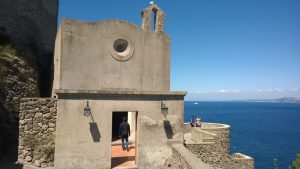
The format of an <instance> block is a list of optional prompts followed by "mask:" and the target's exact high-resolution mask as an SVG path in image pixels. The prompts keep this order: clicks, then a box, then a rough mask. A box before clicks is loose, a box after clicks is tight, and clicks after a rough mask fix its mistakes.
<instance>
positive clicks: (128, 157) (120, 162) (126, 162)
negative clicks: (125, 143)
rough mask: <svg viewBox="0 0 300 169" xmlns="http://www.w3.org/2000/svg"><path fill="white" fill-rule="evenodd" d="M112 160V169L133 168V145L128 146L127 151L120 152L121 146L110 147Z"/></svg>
mask: <svg viewBox="0 0 300 169" xmlns="http://www.w3.org/2000/svg"><path fill="white" fill-rule="evenodd" d="M111 152H112V158H111V166H112V168H115V169H116V168H123V167H126V168H127V167H135V166H136V165H135V145H134V144H130V145H129V151H126V150H125V151H124V150H122V146H121V145H115V146H112V147H111Z"/></svg>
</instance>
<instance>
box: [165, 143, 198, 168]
mask: <svg viewBox="0 0 300 169" xmlns="http://www.w3.org/2000/svg"><path fill="white" fill-rule="evenodd" d="M169 167H170V168H173V169H175V168H182V169H193V168H192V167H191V166H190V165H189V164H188V163H187V162H186V161H185V160H184V159H183V158H182V156H181V154H179V153H178V151H176V150H175V149H174V148H173V149H172V161H171V163H170V165H169Z"/></svg>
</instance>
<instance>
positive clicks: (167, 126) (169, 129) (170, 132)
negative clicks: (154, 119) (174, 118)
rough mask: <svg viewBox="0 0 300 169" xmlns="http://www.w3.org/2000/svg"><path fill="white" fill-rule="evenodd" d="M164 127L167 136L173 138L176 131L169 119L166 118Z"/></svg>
mask: <svg viewBox="0 0 300 169" xmlns="http://www.w3.org/2000/svg"><path fill="white" fill-rule="evenodd" d="M164 129H165V132H166V135H167V138H168V139H172V138H173V135H174V133H173V129H172V126H171V123H170V121H169V120H164Z"/></svg>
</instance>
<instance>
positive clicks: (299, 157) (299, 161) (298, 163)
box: [274, 154, 300, 169]
mask: <svg viewBox="0 0 300 169" xmlns="http://www.w3.org/2000/svg"><path fill="white" fill-rule="evenodd" d="M277 162H278V160H277V159H276V158H274V168H275V169H278V164H277ZM289 169H300V154H296V158H295V160H294V161H292V164H291V165H290V167H289Z"/></svg>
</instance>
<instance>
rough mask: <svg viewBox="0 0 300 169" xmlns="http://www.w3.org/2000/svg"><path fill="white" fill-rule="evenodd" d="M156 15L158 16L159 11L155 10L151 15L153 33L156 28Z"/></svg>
mask: <svg viewBox="0 0 300 169" xmlns="http://www.w3.org/2000/svg"><path fill="white" fill-rule="evenodd" d="M156 15H157V9H155V8H153V9H152V13H151V21H152V24H151V29H152V30H153V31H155V27H156Z"/></svg>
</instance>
